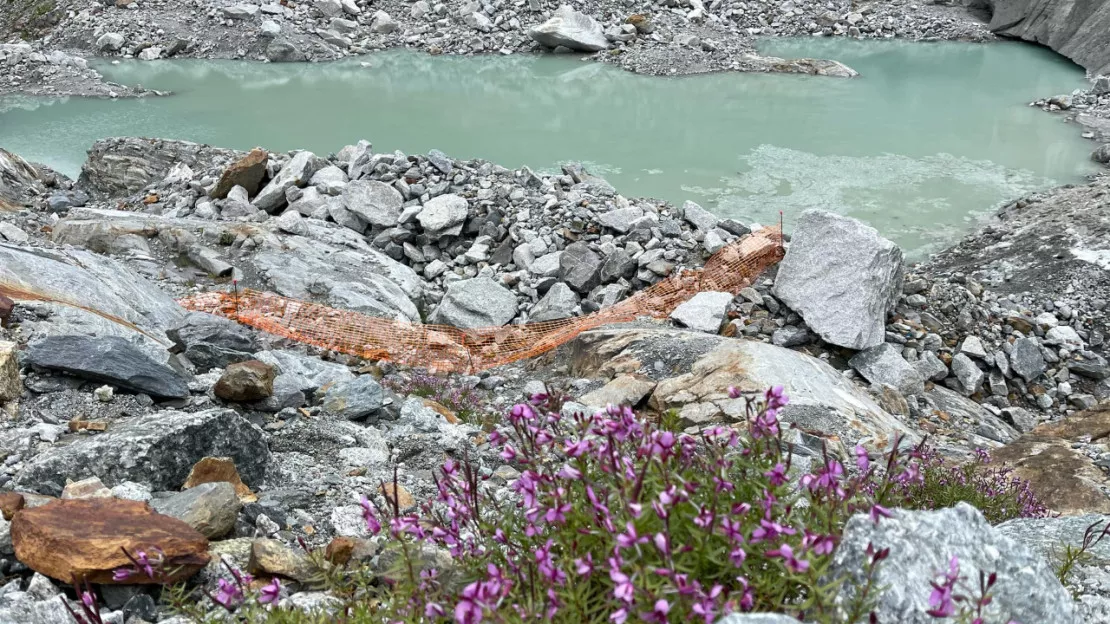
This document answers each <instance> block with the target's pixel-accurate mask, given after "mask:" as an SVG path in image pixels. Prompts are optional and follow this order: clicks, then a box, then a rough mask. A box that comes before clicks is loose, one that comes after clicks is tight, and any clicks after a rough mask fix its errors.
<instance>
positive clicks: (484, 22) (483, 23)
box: [463, 11, 493, 33]
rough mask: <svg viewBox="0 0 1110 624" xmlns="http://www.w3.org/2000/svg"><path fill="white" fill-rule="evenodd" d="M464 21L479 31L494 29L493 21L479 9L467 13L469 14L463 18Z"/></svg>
mask: <svg viewBox="0 0 1110 624" xmlns="http://www.w3.org/2000/svg"><path fill="white" fill-rule="evenodd" d="M463 21H464V22H465V23H466V25H467V26H469V27H471V28H473V29H474V30H477V31H479V32H484V33H488V32H489V31H491V30H493V22H491V21H490V19H489V18H488V17H486V16H485V15H483V14H481V13H479V12H477V11H475V12H473V13H469V14H467V16H466V17H465V18H463Z"/></svg>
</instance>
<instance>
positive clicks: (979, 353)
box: [960, 336, 987, 360]
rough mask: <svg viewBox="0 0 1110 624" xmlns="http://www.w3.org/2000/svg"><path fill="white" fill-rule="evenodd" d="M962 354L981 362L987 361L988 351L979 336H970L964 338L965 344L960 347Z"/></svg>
mask: <svg viewBox="0 0 1110 624" xmlns="http://www.w3.org/2000/svg"><path fill="white" fill-rule="evenodd" d="M960 352H961V353H966V354H968V355H970V356H971V357H973V358H979V359H980V360H982V359H986V357H987V350H986V348H984V347H983V341H982V340H980V339H979V338H978V337H977V336H968V337H967V338H964V341H963V344H961V345H960Z"/></svg>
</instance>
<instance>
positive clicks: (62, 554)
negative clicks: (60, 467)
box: [11, 498, 209, 584]
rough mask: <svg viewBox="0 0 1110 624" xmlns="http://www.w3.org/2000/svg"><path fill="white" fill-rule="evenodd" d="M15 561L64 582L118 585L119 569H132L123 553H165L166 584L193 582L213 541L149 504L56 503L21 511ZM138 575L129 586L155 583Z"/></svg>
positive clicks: (109, 501)
mask: <svg viewBox="0 0 1110 624" xmlns="http://www.w3.org/2000/svg"><path fill="white" fill-rule="evenodd" d="M11 530H12V544H13V545H14V547H15V553H16V557H17V558H18V559H19V561H21V562H22V563H24V564H25V565H27V566H28V567H29V568H31V569H32V570H35V571H36V572H40V573H42V574H45V575H46V576H49V577H51V578H53V579H57V580H59V581H62V582H65V583H70V582H73V580H74V579H75V578H77V579H82V578H83V579H86V580H88V581H89V582H91V583H102V584H116V582H115V581H113V579H112V575H113V572H114V571H115V570H116V569H117V568H121V567H126V566H130V565H131V562H130V561H129V560H128V559H127V557H126V555H124V554H123V550H124V549H126V550H127V552H129V553H131V554H132V555H134V554H135V553H137V552H138V551H140V550H143V551H146V552H148V553H152V552H153V551H154V549H156V548H157V549H159V550H161V551H162V553H164V556H165V561H166V566H165V570H166V572H167V574H171V573H172V576H169V577H168V578H166V579H164V581H165V582H173V581H178V580H182V579H186V578H189V577H190V576H192V575H193V574H195V573H196V572H197V571H199V570H200V569H201V568H202V567H203V566H204V565H205V564H207V563H208V560H209V556H208V540H207V539H206V538H205V537H204V536H203V535H201V534H200V533H198V532H197V531H195V530H193V528H192V527H190V526H189V525H187V524H185V523H184V522H182V521H180V520H177V519H175V518H171V517H169V516H163V515H161V514H158V513H155V512H154V510H153V509H151V508H150V506H149V505H147V504H146V503H140V502H137V501H128V500H122V499H118V498H98V499H86V500H66V501H56V502H53V503H50V504H47V505H43V506H41V507H35V508H29V509H22V510H20V511H19V512H18V513H16V514H15V517H14V518H13V519H12V529H11ZM154 582H155V581H154V580H152V579H150V578H148V577H146V576H145V575H139V574H137V575H133V576H132V577H131V578H129V579H128V580H127V581H126V583H127V584H139V583H154Z"/></svg>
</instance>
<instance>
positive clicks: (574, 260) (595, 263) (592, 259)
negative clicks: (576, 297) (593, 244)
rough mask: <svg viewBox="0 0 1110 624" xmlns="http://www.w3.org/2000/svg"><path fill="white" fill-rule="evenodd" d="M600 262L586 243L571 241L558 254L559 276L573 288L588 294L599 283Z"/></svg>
mask: <svg viewBox="0 0 1110 624" xmlns="http://www.w3.org/2000/svg"><path fill="white" fill-rule="evenodd" d="M602 262H603V261H602V259H601V256H599V255H597V254H596V253H595V252H594V251H593V250H592V249H590V246H589V245H587V244H586V243H572V244H570V245H567V247H566V249H564V250H563V254H562V255H561V256H559V276H560V278H561V279H562V280H563V281H564V282H566V283H567V284H569V285H570V287H571V288H573V289H574V290H576V291H578V292H580V293H582V294H588V293H589V292H590V291H591V290H593V289H594V288H596V287H597V286H598V285H599V284H600V283H601V265H602Z"/></svg>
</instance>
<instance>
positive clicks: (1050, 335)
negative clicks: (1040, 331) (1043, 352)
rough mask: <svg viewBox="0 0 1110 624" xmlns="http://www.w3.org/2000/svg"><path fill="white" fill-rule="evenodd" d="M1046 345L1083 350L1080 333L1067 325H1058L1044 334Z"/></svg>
mask: <svg viewBox="0 0 1110 624" xmlns="http://www.w3.org/2000/svg"><path fill="white" fill-rule="evenodd" d="M1044 341H1045V344H1050V345H1063V346H1067V347H1071V348H1082V347H1083V339H1082V338H1080V337H1079V333H1078V332H1076V331H1075V330H1074V329H1072V328H1071V327H1068V326H1067V325H1058V326H1056V327H1053V328H1052V329H1050V330H1048V331H1046V332H1045V333H1044Z"/></svg>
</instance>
